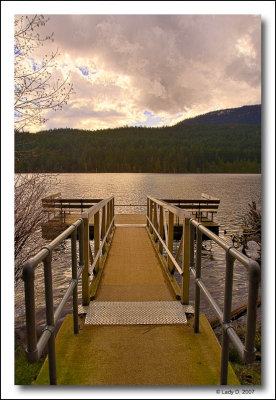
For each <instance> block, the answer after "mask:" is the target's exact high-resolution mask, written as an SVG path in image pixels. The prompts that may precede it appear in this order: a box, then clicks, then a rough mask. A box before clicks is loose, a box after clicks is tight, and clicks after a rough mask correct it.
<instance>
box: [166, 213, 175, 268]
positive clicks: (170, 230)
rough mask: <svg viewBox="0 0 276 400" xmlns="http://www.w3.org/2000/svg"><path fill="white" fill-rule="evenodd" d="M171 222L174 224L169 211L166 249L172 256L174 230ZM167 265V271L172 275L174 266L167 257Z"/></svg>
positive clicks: (172, 216)
mask: <svg viewBox="0 0 276 400" xmlns="http://www.w3.org/2000/svg"><path fill="white" fill-rule="evenodd" d="M173 222H174V214H173V213H172V212H171V211H169V222H168V224H169V226H168V249H169V251H170V252H171V253H172V254H173V230H174V226H173ZM167 263H168V269H169V271H170V272H171V273H173V271H174V265H173V263H172V260H171V259H170V257H168V260H167Z"/></svg>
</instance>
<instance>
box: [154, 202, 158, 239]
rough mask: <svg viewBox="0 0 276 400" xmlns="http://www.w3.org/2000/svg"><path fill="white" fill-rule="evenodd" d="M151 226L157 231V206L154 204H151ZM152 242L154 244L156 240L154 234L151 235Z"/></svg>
mask: <svg viewBox="0 0 276 400" xmlns="http://www.w3.org/2000/svg"><path fill="white" fill-rule="evenodd" d="M153 226H154V228H155V229H156V230H157V204H156V203H154V204H153ZM153 240H154V241H155V242H156V240H157V235H156V233H155V232H154V233H153Z"/></svg>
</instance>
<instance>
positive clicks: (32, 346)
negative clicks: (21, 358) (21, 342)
mask: <svg viewBox="0 0 276 400" xmlns="http://www.w3.org/2000/svg"><path fill="white" fill-rule="evenodd" d="M22 278H23V280H24V289H25V310H26V328H27V358H28V360H29V361H30V362H35V361H37V356H38V352H37V335H36V322H35V295H34V268H33V266H32V264H31V263H30V261H28V262H27V263H26V264H25V265H24V267H23V275H22Z"/></svg>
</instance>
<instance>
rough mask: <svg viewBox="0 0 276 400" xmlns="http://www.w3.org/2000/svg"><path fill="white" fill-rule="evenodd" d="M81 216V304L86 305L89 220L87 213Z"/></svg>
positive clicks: (87, 297)
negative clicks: (82, 263)
mask: <svg viewBox="0 0 276 400" xmlns="http://www.w3.org/2000/svg"><path fill="white" fill-rule="evenodd" d="M85 215H86V216H85V217H83V260H84V268H83V272H82V305H83V306H88V305H89V302H90V298H89V247H90V243H89V222H88V221H89V220H88V215H87V214H85Z"/></svg>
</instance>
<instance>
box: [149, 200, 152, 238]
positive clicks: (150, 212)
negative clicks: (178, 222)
mask: <svg viewBox="0 0 276 400" xmlns="http://www.w3.org/2000/svg"><path fill="white" fill-rule="evenodd" d="M152 205H153V202H152V200H150V201H149V219H150V221H151V222H153V221H152ZM149 230H150V233H153V229H152V226H151V225H150V228H149Z"/></svg>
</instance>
